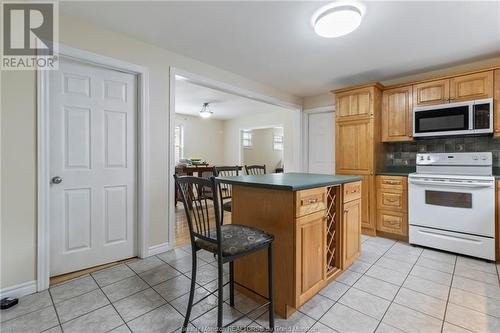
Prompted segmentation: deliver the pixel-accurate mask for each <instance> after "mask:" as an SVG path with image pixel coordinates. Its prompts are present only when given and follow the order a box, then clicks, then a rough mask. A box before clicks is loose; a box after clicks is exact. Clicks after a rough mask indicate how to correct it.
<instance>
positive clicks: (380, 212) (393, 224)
mask: <svg viewBox="0 0 500 333" xmlns="http://www.w3.org/2000/svg"><path fill="white" fill-rule="evenodd" d="M376 183H377V231H379V232H383V233H386V234H388V235H394V236H395V237H397V238H406V237H408V178H407V177H400V176H377V180H376Z"/></svg>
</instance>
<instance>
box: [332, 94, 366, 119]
mask: <svg viewBox="0 0 500 333" xmlns="http://www.w3.org/2000/svg"><path fill="white" fill-rule="evenodd" d="M371 98H372V90H371V89H370V88H366V89H358V90H353V91H350V92H346V93H340V94H339V95H338V96H337V102H336V112H337V118H340V119H342V118H346V119H348V117H357V116H369V115H371V114H372V106H371Z"/></svg>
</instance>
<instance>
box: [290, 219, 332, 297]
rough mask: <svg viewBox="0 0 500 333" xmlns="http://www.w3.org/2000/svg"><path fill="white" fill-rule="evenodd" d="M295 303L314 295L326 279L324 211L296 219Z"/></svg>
mask: <svg viewBox="0 0 500 333" xmlns="http://www.w3.org/2000/svg"><path fill="white" fill-rule="evenodd" d="M296 246H297V254H296V267H297V274H299V276H297V279H296V284H297V285H296V291H297V294H296V295H297V298H298V299H297V303H298V304H302V303H303V302H304V300H306V299H309V298H310V297H312V296H313V295H315V294H316V293H317V292H318V291H319V290H320V289H321V288H322V287H323V286H324V281H325V280H326V246H327V245H326V223H325V213H324V211H320V212H316V213H313V214H310V215H306V216H304V217H301V218H299V219H297V221H296Z"/></svg>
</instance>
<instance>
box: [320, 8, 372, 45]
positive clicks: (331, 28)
mask: <svg viewBox="0 0 500 333" xmlns="http://www.w3.org/2000/svg"><path fill="white" fill-rule="evenodd" d="M363 12H364V8H363V7H362V6H361V5H359V4H356V3H346V2H334V3H331V4H329V5H327V6H325V7H322V8H320V9H319V10H318V11H317V12H316V13H315V14H314V15H313V17H312V19H311V23H312V26H313V28H314V31H315V32H316V33H317V34H318V35H319V36H321V37H325V38H334V37H340V36H344V35H347V34H349V33H351V32H353V31H354V30H356V29H357V28H358V27H359V25H360V24H361V20H362V19H363Z"/></svg>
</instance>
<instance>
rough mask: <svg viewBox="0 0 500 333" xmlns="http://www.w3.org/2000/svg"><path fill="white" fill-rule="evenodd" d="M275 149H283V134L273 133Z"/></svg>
mask: <svg viewBox="0 0 500 333" xmlns="http://www.w3.org/2000/svg"><path fill="white" fill-rule="evenodd" d="M273 150H283V135H273Z"/></svg>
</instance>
